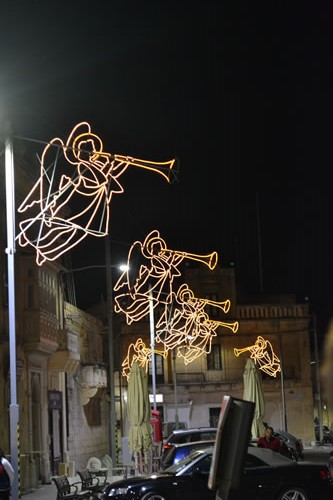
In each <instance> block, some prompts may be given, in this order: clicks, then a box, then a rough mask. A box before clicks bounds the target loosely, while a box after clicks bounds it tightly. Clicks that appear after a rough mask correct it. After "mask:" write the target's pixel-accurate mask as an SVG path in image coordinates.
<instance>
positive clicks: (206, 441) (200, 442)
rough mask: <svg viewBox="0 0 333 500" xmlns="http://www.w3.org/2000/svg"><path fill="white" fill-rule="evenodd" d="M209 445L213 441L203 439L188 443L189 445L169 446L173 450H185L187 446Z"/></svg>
mask: <svg viewBox="0 0 333 500" xmlns="http://www.w3.org/2000/svg"><path fill="white" fill-rule="evenodd" d="M209 443H215V439H203V440H200V441H190V442H189V443H172V445H171V446H173V447H174V448H186V447H189V446H196V445H198V446H199V445H200V446H201V445H204V444H207V445H208V444H209Z"/></svg>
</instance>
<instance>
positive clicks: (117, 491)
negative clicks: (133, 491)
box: [108, 486, 128, 497]
mask: <svg viewBox="0 0 333 500" xmlns="http://www.w3.org/2000/svg"><path fill="white" fill-rule="evenodd" d="M127 492H128V487H127V486H125V487H124V488H111V489H110V491H109V494H108V497H116V496H118V495H119V496H120V495H126V494H127Z"/></svg>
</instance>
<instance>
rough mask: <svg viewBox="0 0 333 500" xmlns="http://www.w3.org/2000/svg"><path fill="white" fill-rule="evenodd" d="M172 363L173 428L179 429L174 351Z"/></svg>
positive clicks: (174, 350)
mask: <svg viewBox="0 0 333 500" xmlns="http://www.w3.org/2000/svg"><path fill="white" fill-rule="evenodd" d="M172 361H173V393H174V397H175V424H176V425H175V428H176V429H179V415H178V397H177V370H176V349H173V351H172Z"/></svg>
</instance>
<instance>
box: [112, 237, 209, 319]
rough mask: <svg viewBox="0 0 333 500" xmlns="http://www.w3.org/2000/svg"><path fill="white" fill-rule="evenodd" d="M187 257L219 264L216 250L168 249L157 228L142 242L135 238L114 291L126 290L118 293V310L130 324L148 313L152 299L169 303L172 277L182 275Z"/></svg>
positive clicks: (205, 262) (154, 301) (156, 302)
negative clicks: (200, 251)
mask: <svg viewBox="0 0 333 500" xmlns="http://www.w3.org/2000/svg"><path fill="white" fill-rule="evenodd" d="M185 258H187V259H192V260H197V261H199V262H203V263H204V264H206V265H207V266H208V267H209V268H210V269H214V268H215V267H216V265H217V260H218V256H217V253H216V252H212V253H211V254H208V255H196V254H190V253H187V252H181V251H176V250H169V249H168V248H167V246H166V243H165V241H164V240H163V239H162V238H161V237H160V233H159V232H158V231H157V230H154V231H151V232H150V233H149V234H148V235H147V236H146V238H145V240H144V242H143V243H141V242H140V241H135V242H134V243H133V245H132V246H131V248H130V251H129V253H128V262H127V264H128V265H127V269H126V271H124V272H123V274H122V275H121V276H120V278H119V279H118V281H117V283H116V284H115V286H114V291H118V290H121V289H124V292H123V293H119V294H118V295H117V296H115V311H116V312H123V313H124V314H125V315H126V321H127V323H128V324H129V325H130V324H131V323H132V322H133V321H139V320H140V319H142V318H143V317H144V316H146V315H147V314H148V313H149V303H150V301H152V303H153V308H155V307H156V306H157V305H158V304H169V303H170V300H171V297H172V296H171V292H172V288H173V280H174V278H175V277H178V276H180V275H181V273H180V271H179V265H180V264H181V262H182V261H183V260H184V259H185ZM138 259H141V263H140V264H139V265H138ZM133 272H134V273H136V274H134V276H132V275H133Z"/></svg>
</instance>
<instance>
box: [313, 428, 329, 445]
mask: <svg viewBox="0 0 333 500" xmlns="http://www.w3.org/2000/svg"><path fill="white" fill-rule="evenodd" d="M322 429H323V439H322V443H323V444H331V443H333V435H332V431H331V429H330V428H329V427H327V425H323V426H322ZM315 436H316V441H319V442H320V435H319V425H315Z"/></svg>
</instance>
